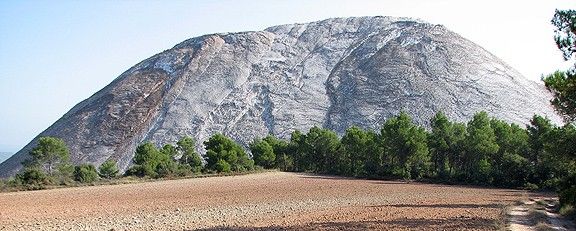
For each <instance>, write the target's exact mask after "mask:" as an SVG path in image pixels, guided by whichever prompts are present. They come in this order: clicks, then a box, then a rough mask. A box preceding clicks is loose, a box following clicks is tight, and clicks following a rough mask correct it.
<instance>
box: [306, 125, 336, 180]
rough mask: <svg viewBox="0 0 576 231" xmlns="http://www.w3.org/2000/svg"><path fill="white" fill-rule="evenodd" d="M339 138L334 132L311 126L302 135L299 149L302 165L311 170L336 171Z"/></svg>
mask: <svg viewBox="0 0 576 231" xmlns="http://www.w3.org/2000/svg"><path fill="white" fill-rule="evenodd" d="M339 145H340V140H339V139H338V135H336V133H335V132H333V131H330V130H328V129H322V128H319V127H316V126H314V127H312V128H310V130H309V131H308V133H307V134H306V135H305V136H303V142H300V147H299V151H300V152H301V153H302V154H303V158H304V161H303V167H304V169H305V170H309V171H313V172H324V173H336V172H337V170H336V167H337V162H338V160H339V159H340V157H339V156H338V155H339V154H341V152H337V151H338V148H339Z"/></svg>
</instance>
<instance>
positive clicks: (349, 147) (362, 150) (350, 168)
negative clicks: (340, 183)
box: [341, 126, 371, 176]
mask: <svg viewBox="0 0 576 231" xmlns="http://www.w3.org/2000/svg"><path fill="white" fill-rule="evenodd" d="M370 141H371V140H370V136H369V134H368V133H367V132H365V131H364V130H362V129H361V128H359V127H356V126H352V127H350V128H348V129H346V133H344V136H342V141H341V143H342V149H343V150H342V151H343V152H344V155H345V156H344V158H343V159H342V160H341V165H342V166H343V167H344V168H345V169H343V170H342V171H343V174H345V175H349V176H364V175H366V174H367V173H366V171H365V163H366V161H367V160H368V148H369V142H370Z"/></svg>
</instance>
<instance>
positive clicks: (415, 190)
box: [0, 172, 526, 230]
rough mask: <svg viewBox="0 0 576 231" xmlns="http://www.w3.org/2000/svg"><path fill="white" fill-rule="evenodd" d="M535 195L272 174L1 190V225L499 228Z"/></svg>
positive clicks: (2, 227)
mask: <svg viewBox="0 0 576 231" xmlns="http://www.w3.org/2000/svg"><path fill="white" fill-rule="evenodd" d="M525 194H526V193H525V192H523V191H517V190H507V189H486V188H476V187H463V186H447V185H435V184H423V183H404V182H397V181H377V180H358V179H349V178H339V177H330V176H320V175H309V174H299V173H284V172H268V173H260V174H251V175H243V176H230V177H212V178H196V179H184V180H168V181H158V182H148V183H139V184H125V185H106V186H91V187H78V188H63V189H53V190H43V191H28V192H16V193H0V230H195V229H203V230H222V229H226V230H366V229H401V230H402V229H413V230H463V229H474V230H493V229H496V228H497V227H498V223H499V222H502V221H501V217H502V215H501V214H502V209H503V207H504V206H506V205H509V204H512V203H514V202H515V201H518V200H520V199H521V198H523V197H525V196H526V195H525Z"/></svg>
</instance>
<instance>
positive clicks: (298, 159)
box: [288, 130, 307, 172]
mask: <svg viewBox="0 0 576 231" xmlns="http://www.w3.org/2000/svg"><path fill="white" fill-rule="evenodd" d="M305 138H306V135H304V134H302V132H300V130H294V131H293V132H292V133H291V134H290V144H289V147H288V149H289V153H291V154H292V158H293V160H294V163H293V164H294V171H297V172H301V171H305V170H306V167H307V162H306V161H305V153H306V152H307V151H306V145H305V144H306V142H305Z"/></svg>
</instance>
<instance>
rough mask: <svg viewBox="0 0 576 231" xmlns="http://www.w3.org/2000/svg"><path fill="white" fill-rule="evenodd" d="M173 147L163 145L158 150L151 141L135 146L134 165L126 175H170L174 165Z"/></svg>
mask: <svg viewBox="0 0 576 231" xmlns="http://www.w3.org/2000/svg"><path fill="white" fill-rule="evenodd" d="M174 149H175V148H174V147H173V146H172V145H165V146H164V147H163V148H162V149H161V150H158V149H157V148H156V146H154V144H152V143H151V142H145V143H143V144H141V145H139V146H138V147H137V148H136V153H135V154H134V159H133V160H132V161H133V162H134V166H132V167H131V168H130V169H129V170H128V171H127V174H128V175H137V176H141V177H142V176H150V177H164V176H168V175H171V174H172V173H173V172H174V171H175V169H176V165H175V163H174V160H173V159H172V156H171V155H173V152H174Z"/></svg>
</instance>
